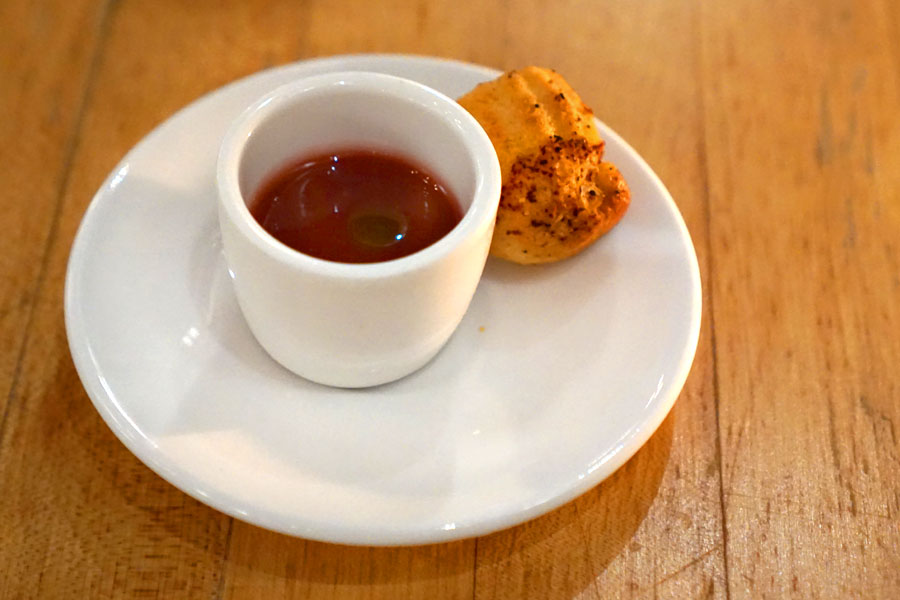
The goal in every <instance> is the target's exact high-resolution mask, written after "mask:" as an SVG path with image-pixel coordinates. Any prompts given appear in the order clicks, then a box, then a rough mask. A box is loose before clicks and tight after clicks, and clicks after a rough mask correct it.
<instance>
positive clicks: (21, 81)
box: [0, 0, 900, 599]
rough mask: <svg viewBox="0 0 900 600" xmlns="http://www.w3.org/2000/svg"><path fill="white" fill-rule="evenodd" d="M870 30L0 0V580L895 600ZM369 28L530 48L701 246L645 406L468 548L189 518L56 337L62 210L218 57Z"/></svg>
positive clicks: (735, 6)
mask: <svg viewBox="0 0 900 600" xmlns="http://www.w3.org/2000/svg"><path fill="white" fill-rule="evenodd" d="M897 40H900V4H898V3H896V2H891V1H889V0H856V1H850V0H823V1H821V2H808V1H807V0H776V1H774V2H768V3H760V2H755V1H753V0H721V1H719V2H691V1H688V0H657V1H651V0H636V1H633V2H604V3H599V2H598V3H593V4H592V3H587V2H569V1H566V0H560V1H556V2H546V1H537V0H534V1H531V0H529V1H524V0H523V1H514V2H504V3H490V2H484V3H480V2H465V1H462V0H433V1H430V2H428V1H422V2H418V3H413V2H409V3H407V2H400V1H389V2H363V1H357V2H353V1H347V0H330V1H323V0H307V1H305V2H290V1H287V0H285V1H279V0H271V1H258V2H242V1H239V0H234V1H222V2H212V1H209V0H197V1H194V2H187V1H177V0H159V1H155V2H139V1H136V0H119V1H117V2H112V1H109V0H2V1H0V109H2V117H0V189H2V206H3V220H2V222H3V225H4V231H5V232H4V234H3V235H2V236H0V341H2V345H0V384H2V393H0V597H2V598H106V597H121V598H182V597H183V598H211V597H212V598H219V597H223V598H280V597H291V598H313V597H314V598H407V597H409V598H429V599H430V598H472V597H474V598H477V599H488V598H517V599H518V598H614V597H622V598H626V597H628V598H631V597H635V598H650V597H653V598H656V597H666V598H696V597H714V598H726V597H731V598H764V597H765V598H783V597H803V598H898V597H900V527H898V522H900V442H898V435H900V431H898V430H900V366H898V365H900V242H898V238H900V114H898V113H900V44H898V41H897ZM371 51H379V52H404V53H417V54H428V55H437V56H446V57H453V58H457V59H462V60H469V61H473V62H477V63H481V64H486V65H490V66H493V67H497V68H501V69H508V68H515V67H519V66H524V65H528V64H538V65H544V66H551V67H554V68H556V69H557V70H558V71H560V72H561V73H563V74H564V75H565V76H566V77H567V78H568V79H569V81H570V82H571V83H572V84H573V85H574V87H575V88H576V89H577V90H579V91H580V92H581V94H582V96H583V97H584V98H585V100H586V101H587V102H588V103H589V104H590V105H591V106H592V107H593V108H594V110H595V112H596V113H597V115H598V116H599V117H600V118H601V119H603V120H604V121H605V122H606V123H608V124H609V125H611V126H612V127H613V128H614V129H616V130H617V131H619V132H620V133H621V134H622V135H623V136H624V137H625V138H626V139H628V140H629V141H630V142H631V143H632V144H633V145H634V146H635V147H636V148H637V149H638V151H639V152H641V153H642V154H643V156H644V157H645V158H646V159H647V160H648V161H649V163H650V164H651V165H652V166H653V167H654V168H655V170H656V171H657V172H658V173H659V175H660V176H661V177H662V179H663V180H664V181H665V182H666V184H667V185H668V187H669V189H670V190H671V192H672V194H673V196H674V197H675V198H676V200H677V202H678V205H679V207H680V209H681V211H682V213H683V215H684V217H685V219H686V221H687V224H688V227H689V229H690V231H691V234H692V236H693V240H694V243H695V246H696V249H697V253H698V255H699V257H700V265H701V272H702V278H703V284H704V313H703V326H702V333H701V338H700V345H699V349H698V352H697V357H696V361H695V362H694V366H693V369H692V372H691V375H690V377H689V379H688V382H687V385H686V387H685V389H684V391H683V392H682V394H681V397H680V399H679V401H678V403H677V404H676V406H675V409H674V410H673V412H672V413H671V415H670V416H669V418H668V419H667V420H666V421H665V422H664V424H663V425H662V427H661V428H660V429H659V430H658V431H657V433H656V434H655V435H654V436H653V437H652V438H651V440H650V441H649V443H648V444H647V445H646V446H645V447H644V448H643V449H642V450H641V451H640V452H639V453H638V454H637V455H636V456H635V457H634V458H633V459H632V460H631V461H630V462H628V463H627V464H626V465H625V466H624V467H623V468H622V469H620V470H619V471H618V472H617V473H616V474H615V475H614V476H612V477H611V478H609V479H608V480H607V481H605V482H604V483H603V484H601V485H600V486H599V487H597V488H596V489H594V490H592V491H590V492H588V493H587V494H585V495H583V496H582V497H580V498H578V499H577V500H575V501H573V502H571V503H569V504H567V505H565V506H563V507H562V508H560V509H558V510H556V511H553V512H552V513H550V514H548V515H546V516H544V517H541V518H538V519H536V520H534V521H532V522H529V523H526V524H524V525H521V526H519V527H516V528H513V529H510V530H507V531H502V532H499V533H496V534H493V535H489V536H485V537H482V538H479V539H472V540H466V541H459V542H454V543H449V544H441V545H433V546H426V547H417V548H396V549H375V548H354V547H342V546H335V545H329V544H325V543H319V542H311V541H304V540H301V539H293V538H289V537H285V536H282V535H279V534H275V533H270V532H268V531H264V530H262V529H259V528H256V527H253V526H250V525H247V524H245V523H242V522H239V521H236V520H233V519H231V518H229V517H227V516H225V515H223V514H221V513H219V512H216V511H214V510H212V509H210V508H208V507H206V506H204V505H202V504H200V503H198V502H196V501H194V500H192V499H191V498H189V497H188V496H186V495H185V494H183V493H182V492H180V491H179V490H177V489H176V488H174V487H172V486H171V485H169V484H168V483H166V482H165V481H163V480H162V479H160V478H159V477H158V476H156V475H155V474H153V473H152V472H151V471H150V470H149V469H148V468H147V467H145V466H144V465H143V464H141V463H140V462H139V461H138V460H137V459H136V458H135V457H134V456H132V455H131V454H130V453H129V452H128V451H127V450H126V449H125V447H124V446H123V445H122V444H121V443H120V442H119V441H118V440H117V439H116V438H115V437H114V436H113V434H112V433H111V432H110V430H109V429H108V428H107V427H106V425H105V424H104V423H103V422H102V421H101V419H100V417H99V416H98V414H97V412H96V411H95V410H94V408H93V407H92V405H91V403H90V401H89V400H88V398H87V396H86V394H85V392H84V390H83V388H82V386H81V384H80V382H79V380H78V377H77V376H76V374H75V370H74V367H73V365H72V360H71V358H70V356H69V352H68V348H67V344H66V336H65V332H64V328H63V314H62V289H63V280H64V275H65V270H66V260H67V257H68V254H69V249H70V246H71V243H72V240H73V237H74V234H75V230H76V227H77V226H78V223H79V221H80V220H81V218H82V215H83V214H84V211H85V209H86V207H87V205H88V203H89V201H90V199H91V196H92V195H93V193H94V191H95V190H96V189H97V188H98V187H99V186H100V183H101V182H102V180H103V179H104V177H105V176H106V175H107V173H108V172H109V171H110V170H111V169H112V167H113V166H114V165H115V164H116V162H117V161H118V160H119V159H120V158H121V157H122V155H123V154H124V153H125V152H126V151H127V150H128V149H129V148H130V147H131V146H132V145H134V144H135V143H136V142H137V141H138V140H139V139H141V137H143V136H144V135H146V134H147V133H148V132H149V131H150V130H152V129H153V127H155V126H156V125H157V124H159V123H160V122H162V121H163V120H164V119H166V118H167V117H168V116H169V115H171V114H172V113H173V112H174V111H175V110H177V109H178V108H180V107H182V106H184V105H185V104H187V103H188V102H190V101H191V100H193V99H195V98H197V97H198V96H200V95H201V94H203V93H205V92H207V91H210V90H213V89H215V88H217V87H219V86H221V85H223V84H224V83H226V82H229V81H232V80H234V79H236V78H239V77H241V76H243V75H247V74H249V73H253V72H255V71H257V70H259V69H262V68H265V67H268V66H271V65H276V64H282V63H288V62H292V61H296V60H299V59H303V58H307V57H312V56H322V55H331V54H340V53H348V52H371ZM635 201H636V202H639V201H640V199H639V198H638V199H636V200H635Z"/></svg>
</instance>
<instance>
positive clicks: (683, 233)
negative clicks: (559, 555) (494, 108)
mask: <svg viewBox="0 0 900 600" xmlns="http://www.w3.org/2000/svg"><path fill="white" fill-rule="evenodd" d="M353 61H359V62H363V61H371V62H376V63H377V62H387V61H396V62H398V63H401V62H407V61H409V62H413V63H418V64H420V65H423V66H427V65H433V66H437V65H444V66H446V65H453V66H456V67H459V68H462V69H466V70H470V71H480V72H481V73H482V74H483V75H484V76H485V78H486V79H489V78H492V77H496V76H498V75H500V74H501V71H498V70H496V69H492V68H490V67H487V66H483V65H478V64H474V63H469V62H465V61H460V60H455V59H449V58H441V57H431V56H423V55H415V54H382V53H376V54H368V53H361V54H343V55H335V56H328V57H320V58H312V59H306V60H300V61H296V62H292V63H287V64H284V65H278V66H275V67H271V68H268V69H264V70H262V71H258V72H256V73H253V74H250V75H248V76H245V77H241V78H238V79H236V80H234V81H231V82H229V83H227V84H225V85H223V86H221V87H219V88H216V89H214V90H211V91H209V92H207V93H205V94H203V95H201V96H200V97H198V98H196V99H195V100H193V101H191V102H190V103H188V104H187V105H185V106H184V107H182V108H180V109H179V110H178V111H176V112H174V113H173V114H171V115H170V116H169V117H167V118H166V119H165V120H164V121H162V122H161V123H158V124H156V125H155V126H154V127H153V129H152V130H151V131H150V132H148V133H147V134H146V135H144V136H143V137H142V138H141V139H140V140H139V141H138V142H137V143H136V144H135V145H134V146H132V147H131V148H130V149H129V150H128V151H127V152H126V153H125V155H124V156H123V157H122V158H121V159H120V160H119V162H118V163H117V164H116V165H115V167H114V168H113V169H112V170H111V171H110V173H109V174H108V175H107V177H106V178H105V179H104V181H103V183H102V184H101V185H100V187H99V188H98V190H97V191H96V192H95V194H94V195H93V196H92V198H91V201H90V203H89V205H88V207H87V209H86V211H85V212H84V214H83V215H82V217H81V221H80V223H79V225H78V228H77V231H76V233H75V236H74V238H73V242H72V245H71V249H70V254H69V258H68V261H67V264H66V275H65V288H64V302H63V312H64V321H65V331H66V337H67V342H68V345H69V350H70V354H71V356H72V359H73V363H74V365H75V369H76V372H77V374H78V377H79V379H80V381H81V383H82V385H83V387H84V389H85V392H86V393H87V395H88V397H89V399H90V400H91V403H92V404H93V405H94V407H95V409H96V410H97V411H98V412H99V413H100V416H101V417H102V419H103V420H104V422H105V423H106V425H107V426H108V427H109V428H110V429H111V430H112V432H113V433H114V434H115V436H116V437H117V438H118V439H119V441H120V442H122V443H123V444H124V445H125V447H126V448H127V449H128V450H129V452H131V453H132V454H134V455H135V456H136V457H137V458H138V459H139V460H140V461H141V462H142V463H143V464H145V465H146V466H147V467H148V468H150V469H151V470H152V471H154V472H155V473H156V474H157V475H159V476H160V477H162V478H163V479H164V480H166V481H167V482H168V483H169V484H171V485H173V486H174V487H176V488H177V489H179V490H180V491H182V492H183V493H186V494H188V495H189V496H191V497H193V498H194V499H196V500H198V501H200V502H202V503H203V504H206V505H208V506H210V507H212V508H214V509H216V510H218V511H220V512H222V513H225V514H227V515H229V516H230V517H233V518H236V519H239V520H241V521H245V522H248V523H251V524H253V525H256V526H260V527H263V528H266V529H270V530H273V531H277V532H280V533H283V534H287V535H292V536H300V537H303V538H306V539H313V540H318V541H323V542H330V543H341V544H348V545H365V546H407V545H421V544H429V543H442V542H449V541H453V540H458V539H466V538H471V537H475V536H480V535H485V534H488V533H491V532H494V531H499V530H502V529H506V528H509V527H512V526H515V525H518V524H521V523H525V522H527V521H530V520H532V519H534V518H537V517H538V516H540V515H543V514H546V513H548V512H550V511H551V510H554V509H556V508H558V507H560V506H562V505H564V504H566V503H568V502H569V501H571V500H573V499H574V498H577V497H578V496H580V495H582V494H584V493H586V492H587V491H589V490H591V489H593V488H594V487H596V486H597V485H598V484H599V483H601V482H602V481H603V480H605V479H606V478H608V477H609V476H611V475H612V474H613V473H615V472H616V471H617V470H618V469H619V468H621V466H622V465H624V464H625V463H626V462H628V460H630V459H631V457H632V456H634V454H635V453H636V452H637V451H638V450H639V449H640V448H641V447H643V446H644V444H646V442H647V441H648V440H649V438H650V437H651V436H652V435H653V433H655V432H656V430H657V429H658V428H659V426H660V425H661V424H662V422H663V421H664V420H665V418H666V417H667V416H668V415H669V413H670V412H671V409H672V407H673V406H674V404H675V401H676V400H677V399H678V397H679V395H680V394H681V391H682V390H683V388H684V385H685V383H686V381H687V377H688V375H689V373H690V369H691V366H692V364H693V361H694V358H695V356H696V350H697V346H698V343H699V337H700V328H701V320H702V284H701V276H700V266H699V261H698V258H697V253H696V250H695V248H694V244H693V241H692V239H691V236H690V232H689V231H688V228H687V225H686V223H685V221H684V218H683V216H682V214H681V212H680V210H679V209H678V206H677V204H676V203H675V201H674V198H673V197H672V196H671V194H670V193H669V191H668V189H667V188H666V186H665V184H664V183H663V182H662V180H661V179H660V178H659V176H658V175H657V174H656V172H655V171H654V170H653V169H652V168H651V167H650V165H649V164H648V163H647V162H646V160H644V158H643V157H642V156H641V155H640V154H639V153H638V152H637V151H635V149H634V148H633V147H632V146H631V145H630V144H629V143H628V142H627V141H626V140H625V139H623V138H622V137H621V136H620V135H619V134H618V133H616V132H615V131H614V130H613V129H611V128H610V127H609V126H607V125H606V124H605V123H603V122H602V121H601V120H599V119H596V121H597V124H598V127H599V128H600V130H601V133H602V135H603V137H604V139H606V140H607V141H609V140H610V139H612V140H614V141H615V144H616V145H618V146H620V147H621V148H622V149H623V150H624V151H625V152H626V153H628V154H630V155H631V157H633V159H634V160H635V161H636V162H637V163H638V164H639V166H640V167H641V168H642V170H643V171H644V172H645V173H646V175H647V176H648V177H649V179H650V182H651V183H652V184H653V186H654V188H655V191H656V192H658V193H659V194H660V196H661V197H662V199H663V200H664V201H665V202H664V203H663V205H664V206H665V208H666V210H667V212H668V213H669V214H670V216H671V217H672V218H673V220H674V222H675V223H676V224H677V227H678V230H679V231H678V233H679V236H678V238H679V241H680V242H681V244H682V246H683V247H684V248H683V249H684V250H685V255H686V257H687V258H688V259H689V265H688V271H689V275H690V279H691V281H690V307H691V315H690V324H689V327H688V329H687V337H686V339H685V341H684V345H683V346H682V348H681V356H679V358H678V361H677V365H676V366H674V373H675V376H674V377H673V379H672V380H671V382H670V383H668V384H667V385H666V393H665V394H664V395H663V394H661V395H660V396H661V397H660V398H659V405H658V409H657V410H655V411H654V412H652V413H650V414H649V415H648V416H647V417H646V418H645V419H643V420H641V421H640V427H637V428H632V429H631V430H628V431H626V432H624V433H623V435H622V438H623V439H624V438H627V439H625V441H624V443H623V444H622V445H621V447H620V448H619V449H618V451H616V452H615V453H613V454H612V455H610V456H608V458H607V459H606V460H605V461H603V463H602V468H597V469H595V470H593V471H588V472H586V473H584V474H583V475H584V476H583V477H581V478H579V479H576V480H574V481H573V482H572V485H570V486H568V487H567V488H566V489H565V490H563V491H562V492H561V493H558V494H555V495H553V496H552V497H550V498H548V499H546V500H544V501H542V502H538V503H535V504H532V505H530V506H528V507H527V508H523V509H521V510H519V511H508V512H506V513H504V514H502V515H499V516H490V515H487V516H484V515H482V516H480V517H478V518H476V519H474V520H472V521H469V522H465V523H460V524H457V525H458V526H457V527H454V528H452V529H446V528H442V529H434V530H431V529H430V530H424V531H423V530H418V531H411V530H410V531H403V532H400V533H399V534H394V535H391V534H390V533H389V532H380V533H379V532H376V533H375V534H372V533H369V534H366V533H360V532H358V531H356V530H353V529H350V530H342V529H340V528H339V527H338V528H335V527H334V526H333V525H332V526H331V527H323V526H321V525H318V526H316V525H310V524H308V523H307V524H306V526H305V527H303V528H302V529H301V528H297V527H285V524H284V523H283V522H280V521H279V519H278V518H277V515H276V516H274V518H273V514H272V513H270V511H268V510H266V509H259V510H257V511H256V512H254V513H253V514H252V515H250V514H248V512H247V511H245V510H243V508H244V507H243V506H242V503H241V502H240V501H236V500H235V499H233V498H232V499H231V501H230V502H229V501H228V500H229V496H228V494H227V493H224V492H219V493H217V494H216V495H209V494H207V493H205V492H204V491H203V490H201V489H199V488H197V487H195V486H194V485H192V484H191V481H190V479H191V478H192V477H193V476H192V475H191V474H190V473H189V472H188V471H185V470H183V469H178V468H174V469H173V468H172V465H169V464H166V463H167V462H170V461H160V460H158V458H157V456H158V455H156V454H155V453H154V452H153V449H154V448H155V446H154V444H153V443H152V441H151V440H150V439H148V438H146V437H143V436H135V435H134V432H135V431H136V432H140V428H139V427H138V426H137V425H136V424H135V423H134V422H133V421H131V420H130V418H129V417H128V415H127V413H126V412H125V411H124V410H122V409H121V408H120V407H119V405H118V403H117V401H116V399H115V394H114V393H113V392H112V390H111V389H109V388H108V387H107V385H106V383H105V381H104V380H103V378H102V376H101V375H100V374H99V373H98V372H97V371H96V370H95V369H93V368H92V365H93V364H94V361H93V360H92V359H91V356H90V355H91V352H90V348H89V345H88V344H87V337H88V336H87V332H86V331H85V329H84V323H83V322H78V321H77V320H76V319H75V316H74V313H75V312H76V310H75V306H76V304H77V297H76V296H77V292H78V284H77V282H76V281H75V280H76V276H75V274H76V272H77V271H78V266H79V265H82V266H84V264H85V261H84V259H83V255H84V253H85V251H86V246H87V241H86V240H87V234H86V233H85V232H86V231H87V229H88V227H90V223H91V222H92V221H95V220H96V219H93V218H92V215H93V214H94V212H97V210H99V209H98V208H97V207H98V206H99V205H100V204H101V202H102V198H103V197H104V196H106V195H107V194H108V191H109V188H110V186H111V184H112V183H113V182H114V181H115V178H116V177H117V176H119V174H120V172H121V170H122V169H123V167H124V166H125V165H127V164H128V162H129V160H130V159H131V157H132V155H133V154H135V153H136V152H137V151H138V150H139V149H140V148H142V147H143V146H145V145H149V144H152V143H153V141H154V139H155V138H156V136H158V135H160V134H161V131H162V130H163V129H164V128H165V127H166V125H168V124H169V123H170V122H171V121H173V120H176V119H177V118H178V117H179V116H180V115H182V114H183V113H185V112H187V111H190V110H192V109H194V108H195V107H196V106H197V105H199V104H202V103H203V102H205V101H207V100H208V99H210V98H211V97H213V96H215V95H219V94H224V93H228V91H229V90H231V89H232V88H234V87H237V86H239V85H246V84H250V83H251V82H253V81H255V80H257V79H265V78H266V77H268V76H271V75H272V74H273V73H275V72H282V71H290V70H303V69H305V68H310V67H319V68H326V69H327V68H328V66H329V64H330V63H333V64H334V65H346V63H348V62H353ZM351 70H352V69H351ZM362 70H364V69H362ZM673 364H675V361H673ZM113 407H116V408H118V409H119V410H118V412H116V411H115V410H113ZM122 419H124V420H125V423H123V422H122ZM129 428H131V429H129Z"/></svg>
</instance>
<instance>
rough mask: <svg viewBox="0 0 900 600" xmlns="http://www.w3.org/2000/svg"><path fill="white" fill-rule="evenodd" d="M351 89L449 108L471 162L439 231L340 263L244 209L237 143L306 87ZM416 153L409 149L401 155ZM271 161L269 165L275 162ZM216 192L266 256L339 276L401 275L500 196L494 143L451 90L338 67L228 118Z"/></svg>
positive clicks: (482, 215)
mask: <svg viewBox="0 0 900 600" xmlns="http://www.w3.org/2000/svg"><path fill="white" fill-rule="evenodd" d="M329 89H332V90H333V91H339V90H340V91H346V90H348V89H350V90H354V91H355V90H358V91H359V92H363V93H369V94H373V93H374V94H382V95H386V96H389V97H392V98H394V99H398V100H402V101H406V102H410V103H413V104H418V105H419V106H426V105H427V106H437V107H440V108H441V109H443V111H444V114H445V115H446V114H450V115H452V124H450V123H448V127H451V128H456V129H458V130H459V136H460V137H461V139H462V140H463V142H464V144H465V146H466V147H467V148H468V150H469V153H470V156H471V158H472V163H473V166H474V170H475V191H474V194H473V197H472V203H471V204H470V206H469V207H468V209H467V210H466V212H465V214H464V215H463V218H462V219H461V220H460V222H459V223H457V224H456V226H455V227H454V228H453V229H451V230H450V232H448V233H447V234H446V235H444V236H443V237H442V238H440V239H439V240H437V241H436V242H434V243H432V244H430V245H429V246H426V247H425V248H423V249H421V250H418V251H416V252H413V253H412V254H408V255H406V256H402V257H400V258H395V259H392V260H387V261H381V262H372V263H343V262H337V261H332V260H327V259H323V258H318V257H315V256H311V255H309V254H304V253H302V252H300V251H299V250H295V249H293V248H291V247H289V246H287V245H286V244H284V243H282V242H281V241H279V240H278V239H276V238H275V237H274V236H272V235H271V234H270V233H269V232H267V231H266V230H265V229H264V228H263V227H262V225H260V224H259V222H257V220H256V219H255V218H254V217H253V215H252V214H251V213H250V209H249V208H248V206H247V203H246V202H245V201H244V198H243V195H242V194H241V190H240V184H239V177H238V173H239V167H240V164H241V159H242V157H243V152H244V149H245V148H246V145H247V142H248V140H249V139H250V137H251V135H252V133H253V131H254V130H256V128H257V127H259V126H260V124H262V123H263V122H264V121H265V120H266V119H267V117H269V116H271V115H272V114H274V113H275V112H276V111H277V110H278V109H280V108H282V107H283V106H284V105H286V104H289V103H291V102H297V101H299V100H300V99H301V98H302V97H303V96H304V95H307V94H309V93H312V92H322V91H327V90H329ZM435 118H439V117H437V116H436V117H435ZM408 158H411V159H413V160H415V157H412V156H410V157H408ZM277 167H278V165H273V166H272V168H273V169H275V168H277ZM216 181H217V187H218V197H219V198H218V199H219V204H220V206H221V207H223V208H224V211H225V214H226V215H227V217H228V218H229V219H230V220H231V222H232V223H233V224H234V225H235V226H236V227H237V229H238V231H239V232H240V233H241V234H242V235H243V236H244V237H245V238H247V239H248V240H249V241H251V242H252V243H253V245H254V246H255V247H257V248H258V249H259V250H261V251H262V252H264V253H265V254H266V255H267V256H269V257H271V258H273V259H275V260H277V261H279V262H282V263H284V264H287V265H289V266H292V267H295V268H299V269H303V270H304V271H307V272H311V273H315V274H319V275H325V276H329V277H337V278H342V279H363V280H369V279H376V278H383V277H389V276H396V275H402V274H404V273H410V272H413V271H416V270H419V269H421V268H423V267H425V266H427V265H430V264H433V263H435V262H437V261H439V260H441V259H442V258H443V257H445V256H446V255H448V254H450V253H451V252H452V251H453V250H454V249H455V248H456V247H458V246H459V245H460V244H462V243H464V242H465V240H466V239H467V238H470V237H472V236H475V235H476V234H477V233H478V232H479V231H480V230H481V228H482V227H484V226H492V225H493V221H494V220H495V219H496V210H497V206H498V204H499V200H500V187H501V176H500V163H499V160H498V158H497V153H496V151H495V150H494V146H493V144H492V142H491V140H490V138H489V137H488V135H487V133H485V131H484V129H483V128H482V127H481V124H480V123H478V121H477V120H476V119H475V118H474V117H473V116H472V115H471V114H469V112H468V111H466V109H464V108H463V107H462V106H461V105H459V104H458V103H457V102H456V101H455V100H453V99H452V98H450V97H448V96H446V95H444V94H442V93H441V92H438V91H437V90H435V89H433V88H430V87H428V86H426V85H424V84H422V83H419V82H417V81H413V80H411V79H406V78H403V77H397V76H395V75H388V74H385V73H377V72H369V71H340V72H334V73H326V74H321V75H313V76H310V77H305V78H303V79H298V80H296V81H293V82H290V83H287V84H284V85H281V86H279V87H277V88H275V89H273V90H271V91H269V92H268V93H267V94H265V95H264V96H262V97H261V98H259V99H258V100H256V101H255V102H253V103H252V104H251V105H250V106H249V107H247V108H246V109H245V110H244V111H243V112H242V113H241V115H240V116H239V117H238V118H237V119H236V120H235V121H234V122H233V123H232V125H231V126H230V127H229V129H228V131H227V132H226V133H225V136H224V137H223V139H222V143H221V146H220V148H219V155H218V160H217V164H216Z"/></svg>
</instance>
